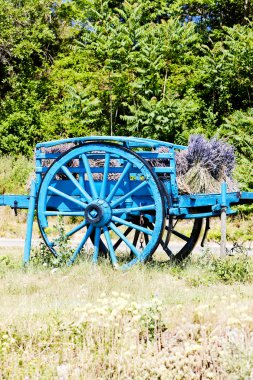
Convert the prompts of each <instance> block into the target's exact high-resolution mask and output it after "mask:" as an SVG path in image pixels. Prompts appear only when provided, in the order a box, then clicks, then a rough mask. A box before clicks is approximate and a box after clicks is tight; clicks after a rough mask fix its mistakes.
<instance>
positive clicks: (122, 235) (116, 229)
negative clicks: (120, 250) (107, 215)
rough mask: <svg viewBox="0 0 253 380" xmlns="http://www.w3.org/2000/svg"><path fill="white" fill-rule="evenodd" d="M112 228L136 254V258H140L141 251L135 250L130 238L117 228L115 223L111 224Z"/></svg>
mask: <svg viewBox="0 0 253 380" xmlns="http://www.w3.org/2000/svg"><path fill="white" fill-rule="evenodd" d="M109 226H110V228H111V229H112V230H113V231H114V232H115V233H116V234H117V235H118V236H119V237H120V238H121V239H122V240H123V241H124V242H125V243H126V245H127V246H128V247H129V248H130V249H131V251H132V252H133V253H134V254H135V256H136V257H138V258H139V257H140V253H139V251H138V250H137V249H136V248H135V246H134V245H133V244H132V243H131V242H130V241H129V240H128V238H127V237H126V236H125V235H124V234H123V233H122V232H121V231H120V230H119V229H118V227H116V226H115V224H114V223H112V222H111V223H110V225H109Z"/></svg>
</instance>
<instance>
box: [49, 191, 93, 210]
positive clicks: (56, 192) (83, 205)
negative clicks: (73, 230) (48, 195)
mask: <svg viewBox="0 0 253 380" xmlns="http://www.w3.org/2000/svg"><path fill="white" fill-rule="evenodd" d="M48 190H50V191H52V193H54V194H56V195H59V196H60V197H62V198H65V199H68V200H69V201H70V202H73V203H76V204H77V205H79V206H81V207H82V208H84V209H85V208H86V207H87V204H85V203H83V202H81V201H79V200H78V199H76V198H74V197H72V196H70V195H68V194H66V193H63V192H62V191H60V190H57V189H55V188H54V187H52V186H48Z"/></svg>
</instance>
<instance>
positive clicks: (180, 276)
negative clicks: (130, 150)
mask: <svg viewBox="0 0 253 380" xmlns="http://www.w3.org/2000/svg"><path fill="white" fill-rule="evenodd" d="M0 253H1V254H2V257H5V259H3V260H2V261H0V297H1V304H0V377H1V378H3V379H4V378H5V379H34V378H39V379H51V378H52V379H62V380H63V379H87V380H91V379H139V380H142V379H147V380H149V379H157V380H158V379H160V380H167V379H173V380H174V379H178V380H181V379H185V380H188V379H192V380H193V379H194V380H195V379H222V380H223V379H241V380H245V379H247V378H250V376H251V375H252V371H253V345H252V333H253V319H252V311H253V304H252V298H253V287H252V285H251V284H239V283H237V284H236V285H224V284H223V283H222V282H221V281H220V280H219V279H216V281H215V282H213V283H212V282H208V283H207V284H204V283H201V282H199V283H198V285H197V286H196V285H195V284H194V286H192V284H191V283H190V282H189V281H188V280H189V278H190V276H191V275H192V274H193V272H192V270H193V269H194V270H196V269H198V270H199V274H200V275H202V276H206V275H207V271H206V269H205V267H204V263H203V262H201V263H200V262H195V263H193V264H194V265H187V266H186V267H184V268H179V269H176V268H169V267H165V266H160V267H159V266H152V265H147V266H140V267H136V268H133V269H132V270H131V271H129V272H127V273H122V272H120V271H115V270H113V269H112V268H111V266H110V265H107V264H105V263H101V264H100V266H97V267H94V266H92V265H91V264H90V263H89V262H87V261H85V260H84V261H80V262H79V264H78V265H76V266H74V267H72V268H66V267H64V268H59V269H57V270H52V268H48V267H45V266H30V267H29V268H27V269H23V268H22V267H21V266H20V265H19V259H20V257H19V256H20V252H18V251H16V252H15V255H17V256H15V255H14V253H13V254H12V255H10V254H9V253H8V251H7V250H6V249H5V250H2V251H1V250H0ZM15 257H16V258H15ZM202 264H203V265H202Z"/></svg>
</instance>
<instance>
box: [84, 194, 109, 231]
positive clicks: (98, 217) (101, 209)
mask: <svg viewBox="0 0 253 380" xmlns="http://www.w3.org/2000/svg"><path fill="white" fill-rule="evenodd" d="M111 217H112V210H111V207H110V206H109V204H108V203H107V202H106V201H104V200H103V199H97V200H95V201H92V202H91V203H90V204H88V206H87V207H86V209H85V219H86V220H87V222H89V223H90V224H92V225H94V226H95V227H103V226H105V225H106V224H108V223H109V222H110V220H111Z"/></svg>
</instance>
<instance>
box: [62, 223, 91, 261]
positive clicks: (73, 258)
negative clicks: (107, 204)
mask: <svg viewBox="0 0 253 380" xmlns="http://www.w3.org/2000/svg"><path fill="white" fill-rule="evenodd" d="M92 230H93V226H92V225H91V224H90V226H89V228H88V229H87V231H86V234H85V235H84V237H83V238H82V240H81V242H80V244H79V245H78V247H77V249H76V250H75V252H74V253H73V255H72V256H71V258H70V259H69V263H68V264H69V265H71V264H73V262H74V261H75V259H76V257H77V255H78V253H79V252H80V251H81V249H82V248H83V246H84V244H85V243H86V241H87V240H88V238H89V237H90V234H91V233H92Z"/></svg>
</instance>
